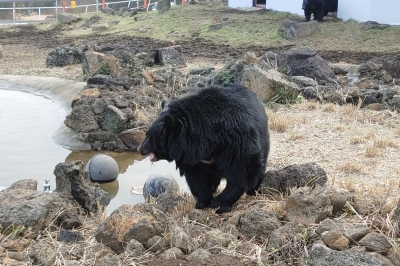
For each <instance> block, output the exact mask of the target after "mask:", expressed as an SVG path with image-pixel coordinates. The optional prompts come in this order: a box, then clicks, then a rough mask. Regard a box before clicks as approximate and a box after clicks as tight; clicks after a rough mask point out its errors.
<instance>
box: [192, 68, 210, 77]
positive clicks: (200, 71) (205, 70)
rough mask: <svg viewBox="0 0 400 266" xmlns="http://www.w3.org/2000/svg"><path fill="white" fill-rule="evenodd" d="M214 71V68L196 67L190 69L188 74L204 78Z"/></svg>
mask: <svg viewBox="0 0 400 266" xmlns="http://www.w3.org/2000/svg"><path fill="white" fill-rule="evenodd" d="M214 70H215V68H214V67H211V66H198V67H195V68H192V69H190V70H189V74H190V75H200V76H206V75H208V74H211V72H213V71H214Z"/></svg>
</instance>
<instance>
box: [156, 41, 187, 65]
mask: <svg viewBox="0 0 400 266" xmlns="http://www.w3.org/2000/svg"><path fill="white" fill-rule="evenodd" d="M155 63H156V64H160V65H162V66H163V65H173V66H186V59H185V58H184V56H183V54H182V47H181V46H180V45H175V46H170V47H163V48H159V49H158V52H157V57H156V58H155Z"/></svg>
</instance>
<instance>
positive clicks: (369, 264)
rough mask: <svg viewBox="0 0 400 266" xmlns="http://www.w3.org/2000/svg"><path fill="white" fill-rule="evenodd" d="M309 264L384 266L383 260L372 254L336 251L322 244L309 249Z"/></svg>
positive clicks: (313, 265) (315, 265) (319, 265)
mask: <svg viewBox="0 0 400 266" xmlns="http://www.w3.org/2000/svg"><path fill="white" fill-rule="evenodd" d="M307 265H309V266H332V265H337V266H353V265H357V266H379V265H380V266H383V265H384V264H383V262H382V261H381V260H380V259H378V258H376V257H374V256H373V255H370V254H362V253H355V252H354V253H353V252H350V251H335V250H332V249H330V248H328V247H326V246H324V245H321V244H314V245H313V246H312V247H311V249H310V250H309V251H308V257H307Z"/></svg>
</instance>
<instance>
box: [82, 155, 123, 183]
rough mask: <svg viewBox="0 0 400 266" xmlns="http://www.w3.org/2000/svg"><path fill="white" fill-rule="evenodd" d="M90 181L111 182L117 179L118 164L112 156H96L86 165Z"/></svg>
mask: <svg viewBox="0 0 400 266" xmlns="http://www.w3.org/2000/svg"><path fill="white" fill-rule="evenodd" d="M86 171H88V173H89V176H90V179H91V180H92V181H93V182H99V183H104V182H111V181H114V180H115V179H117V177H118V174H119V168H118V164H117V162H116V161H115V160H114V158H112V157H111V156H108V155H105V154H96V155H95V156H93V157H92V158H91V159H90V160H89V162H88V163H87V164H86Z"/></svg>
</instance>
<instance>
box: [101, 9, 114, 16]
mask: <svg viewBox="0 0 400 266" xmlns="http://www.w3.org/2000/svg"><path fill="white" fill-rule="evenodd" d="M100 11H101V12H103V13H105V14H107V15H114V13H115V10H114V8H111V7H106V8H103V9H101V10H100Z"/></svg>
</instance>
